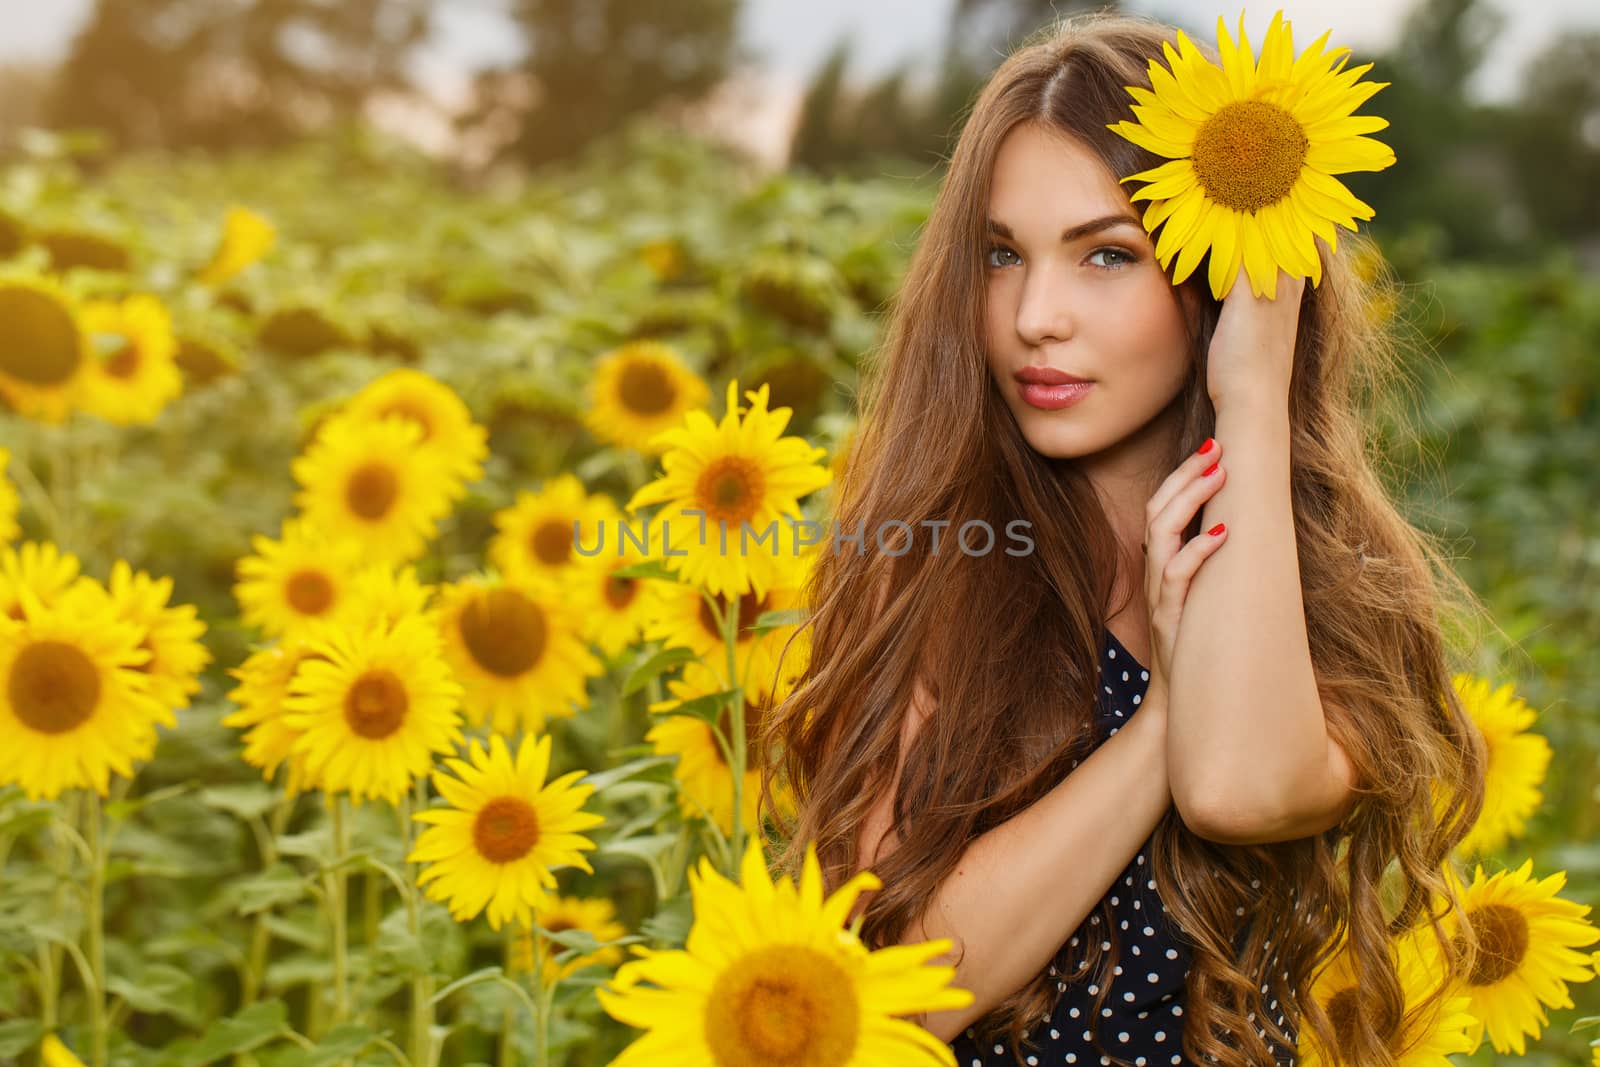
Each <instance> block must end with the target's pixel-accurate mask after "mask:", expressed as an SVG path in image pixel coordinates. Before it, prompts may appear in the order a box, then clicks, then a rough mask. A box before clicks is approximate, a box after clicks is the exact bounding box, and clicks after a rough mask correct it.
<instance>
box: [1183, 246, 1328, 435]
mask: <svg viewBox="0 0 1600 1067" xmlns="http://www.w3.org/2000/svg"><path fill="white" fill-rule="evenodd" d="M1305 289H1306V280H1305V279H1304V278H1291V277H1289V275H1288V274H1287V273H1285V271H1284V270H1283V268H1281V267H1280V268H1279V269H1278V288H1277V292H1276V294H1275V295H1274V297H1273V298H1272V299H1270V300H1269V299H1267V298H1265V297H1259V296H1256V295H1255V293H1253V292H1251V290H1250V279H1249V277H1248V276H1247V275H1246V274H1245V272H1244V268H1243V267H1241V268H1239V277H1238V278H1237V279H1235V280H1234V283H1233V288H1232V289H1230V290H1228V295H1227V296H1226V297H1224V298H1223V300H1222V314H1221V316H1220V317H1219V318H1218V319H1217V328H1216V331H1215V332H1214V333H1212V335H1211V347H1210V348H1209V349H1207V351H1206V392H1207V393H1209V394H1210V395H1211V403H1212V405H1213V406H1215V407H1219V408H1220V407H1221V406H1222V405H1223V404H1225V403H1227V402H1229V401H1231V400H1233V399H1234V398H1235V397H1238V396H1239V395H1241V394H1259V395H1262V396H1267V397H1271V398H1272V399H1273V400H1275V401H1283V402H1287V400H1288V397H1289V381H1290V378H1291V377H1292V375H1293V372H1294V347H1295V335H1296V334H1297V333H1298V332H1299V328H1300V301H1301V299H1302V297H1303V296H1304V294H1305Z"/></svg>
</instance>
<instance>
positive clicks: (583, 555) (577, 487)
mask: <svg viewBox="0 0 1600 1067" xmlns="http://www.w3.org/2000/svg"><path fill="white" fill-rule="evenodd" d="M621 521H622V512H621V511H619V510H618V509H617V506H616V504H614V503H612V500H611V498H610V497H608V496H606V495H605V494H604V493H595V494H593V495H591V494H589V493H586V492H585V491H584V488H583V483H582V482H580V481H579V480H578V479H577V477H576V476H575V475H572V474H561V475H558V476H556V477H555V478H552V479H550V480H549V481H548V482H546V483H545V484H544V485H543V486H541V487H540V490H539V492H537V493H530V492H528V491H527V490H522V491H520V492H518V493H517V498H516V502H515V503H514V504H513V505H512V506H511V507H509V508H505V509H503V510H501V511H498V512H496V513H495V516H494V524H495V528H496V529H497V530H498V531H499V532H498V533H497V534H495V535H494V537H493V538H491V539H490V541H489V559H490V560H491V561H492V562H493V563H494V565H495V566H496V567H498V568H499V569H500V572H501V573H502V574H524V573H530V572H531V573H532V574H535V575H540V576H543V577H556V576H563V577H566V576H572V575H574V574H575V572H576V571H577V570H578V569H579V568H582V567H585V566H589V565H591V564H594V563H596V561H598V560H601V559H615V558H616V555H617V545H618V544H621V543H625V541H624V539H623V538H622V531H621ZM579 548H581V549H582V551H581V552H580V551H579Z"/></svg>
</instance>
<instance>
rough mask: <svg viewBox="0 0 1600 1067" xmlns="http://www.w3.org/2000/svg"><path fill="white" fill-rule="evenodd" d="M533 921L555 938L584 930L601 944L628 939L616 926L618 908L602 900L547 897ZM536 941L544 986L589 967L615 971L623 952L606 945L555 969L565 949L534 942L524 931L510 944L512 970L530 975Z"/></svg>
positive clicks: (543, 940)
mask: <svg viewBox="0 0 1600 1067" xmlns="http://www.w3.org/2000/svg"><path fill="white" fill-rule="evenodd" d="M533 917H534V921H536V922H537V923H538V924H539V928H540V929H541V930H548V931H550V932H551V933H554V934H559V933H562V932H564V931H567V930H587V931H589V933H591V934H593V935H594V939H595V940H596V941H599V942H601V943H602V944H603V943H604V942H607V941H615V940H617V939H618V938H621V937H627V936H628V928H627V927H626V926H623V925H622V924H621V923H619V922H617V906H616V905H615V904H613V903H611V901H609V900H607V899H606V898H605V897H593V898H586V897H549V898H547V899H546V901H545V904H544V905H543V906H542V907H538V908H535V909H534V912H533ZM536 941H537V947H538V952H539V955H540V957H541V959H540V962H539V971H540V973H541V974H542V975H543V976H544V982H545V984H546V985H552V984H554V983H556V982H558V981H560V980H561V979H563V978H565V977H567V976H568V975H570V974H572V973H573V972H575V971H578V970H580V969H581V968H584V967H588V966H590V965H591V964H600V965H602V966H606V967H614V966H616V965H617V964H619V963H621V962H622V949H621V948H620V947H619V946H617V945H606V946H605V947H604V948H598V949H596V950H595V951H593V952H586V953H583V954H581V955H578V956H574V957H573V958H572V959H570V960H568V961H567V962H565V963H563V964H560V965H557V964H556V962H555V958H556V957H557V956H559V955H560V954H561V953H563V952H565V951H567V949H566V948H565V947H564V946H562V945H560V944H557V943H554V942H552V941H550V940H549V939H548V938H545V937H543V936H541V937H538V938H537V939H536V938H535V937H534V934H533V931H532V930H529V929H527V928H526V927H524V928H522V929H520V930H518V931H517V936H516V938H515V940H514V941H513V942H512V948H513V949H514V953H513V956H512V961H511V966H512V969H513V970H516V971H528V972H531V971H532V970H533V969H534V968H533V963H534V960H533V954H534V950H535V942H536Z"/></svg>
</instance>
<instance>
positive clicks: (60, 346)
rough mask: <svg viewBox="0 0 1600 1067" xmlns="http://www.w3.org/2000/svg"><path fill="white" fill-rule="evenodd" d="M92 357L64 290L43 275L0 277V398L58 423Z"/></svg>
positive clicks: (73, 400)
mask: <svg viewBox="0 0 1600 1067" xmlns="http://www.w3.org/2000/svg"><path fill="white" fill-rule="evenodd" d="M92 359H93V353H92V351H91V350H90V348H89V335H88V334H87V333H86V332H85V331H84V328H83V320H82V312H81V310H80V308H79V306H78V303H77V301H75V300H74V299H73V298H72V296H71V295H70V294H68V292H67V291H66V290H65V289H63V288H62V287H61V286H60V285H58V284H57V283H56V282H54V281H51V280H50V279H48V278H43V277H35V276H31V275H13V276H9V277H0V399H4V400H5V401H6V403H8V404H10V405H11V406H12V407H13V408H15V409H16V411H17V413H18V414H20V415H24V416H26V417H28V418H33V419H39V420H40V421H43V422H63V421H65V420H66V417H67V415H68V414H69V413H70V412H71V411H72V409H73V408H74V407H76V406H77V404H78V402H79V400H80V398H81V397H82V394H83V386H84V382H85V381H86V380H87V378H88V376H89V373H90V370H91V363H92Z"/></svg>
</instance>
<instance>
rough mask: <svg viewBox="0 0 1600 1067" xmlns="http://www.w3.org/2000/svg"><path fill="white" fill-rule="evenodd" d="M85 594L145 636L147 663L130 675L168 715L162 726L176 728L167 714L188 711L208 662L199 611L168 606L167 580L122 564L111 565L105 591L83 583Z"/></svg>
mask: <svg viewBox="0 0 1600 1067" xmlns="http://www.w3.org/2000/svg"><path fill="white" fill-rule="evenodd" d="M85 588H86V589H87V590H89V591H90V592H89V593H88V594H87V595H93V596H105V597H106V598H107V599H109V601H110V604H111V610H112V613H113V614H114V615H115V616H116V617H117V618H118V619H121V620H122V621H124V622H130V623H133V624H134V625H135V626H137V627H138V628H139V630H140V632H141V633H142V634H143V635H144V636H143V639H142V640H141V642H140V647H142V648H144V649H145V650H146V651H148V652H149V653H150V658H149V659H148V660H146V661H145V662H144V663H141V664H140V665H139V666H138V667H137V668H135V669H136V670H138V671H139V672H140V673H142V674H144V675H145V677H146V679H147V681H148V685H149V689H150V695H151V696H152V697H154V698H155V699H156V700H157V701H159V702H160V704H161V706H162V708H163V709H166V710H167V714H166V715H165V716H164V717H163V719H162V721H163V722H165V723H166V724H167V725H168V726H176V725H177V721H176V720H175V719H174V718H173V717H172V715H171V710H172V709H181V708H187V707H188V706H189V698H190V697H192V696H193V695H194V694H196V693H198V692H199V691H200V677H199V675H200V672H201V671H203V670H205V668H206V665H207V664H209V663H210V662H211V658H212V657H211V652H210V650H209V649H207V648H206V646H205V645H204V644H202V643H201V641H200V637H201V635H202V634H204V633H205V632H206V624H205V623H204V622H203V621H201V619H200V618H199V612H198V610H197V609H196V608H195V606H194V605H193V604H177V605H172V606H168V603H167V601H168V600H169V599H170V598H171V596H172V579H171V578H166V577H163V578H152V577H151V576H150V575H148V574H146V573H145V572H144V571H139V572H137V573H135V572H134V570H133V567H132V566H131V565H130V564H129V563H128V561H127V560H124V559H119V560H117V561H116V562H115V563H113V564H112V565H111V580H110V582H109V583H107V587H106V588H105V589H103V590H102V589H101V587H100V586H99V585H97V584H94V583H85Z"/></svg>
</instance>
